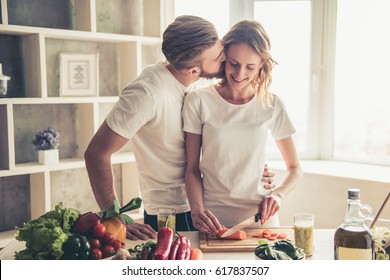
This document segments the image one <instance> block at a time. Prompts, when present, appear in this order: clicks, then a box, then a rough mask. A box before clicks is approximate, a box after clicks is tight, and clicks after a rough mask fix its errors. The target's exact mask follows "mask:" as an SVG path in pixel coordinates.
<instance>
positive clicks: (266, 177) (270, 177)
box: [261, 164, 275, 190]
mask: <svg viewBox="0 0 390 280" xmlns="http://www.w3.org/2000/svg"><path fill="white" fill-rule="evenodd" d="M274 177H275V173H274V172H273V171H272V170H269V168H268V164H265V165H264V172H263V177H262V178H261V182H264V183H268V184H264V185H263V186H264V188H265V189H267V190H273V189H274V188H275V184H274V183H273V182H274Z"/></svg>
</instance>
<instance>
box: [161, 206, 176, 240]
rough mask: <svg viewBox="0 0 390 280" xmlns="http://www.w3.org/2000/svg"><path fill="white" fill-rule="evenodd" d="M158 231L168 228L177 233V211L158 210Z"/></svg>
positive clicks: (170, 209) (168, 209) (169, 209)
mask: <svg viewBox="0 0 390 280" xmlns="http://www.w3.org/2000/svg"><path fill="white" fill-rule="evenodd" d="M157 224H158V229H159V230H160V228H162V227H164V226H167V227H169V228H171V229H172V231H173V233H174V234H175V232H176V210H175V209H172V208H161V209H158V210H157Z"/></svg>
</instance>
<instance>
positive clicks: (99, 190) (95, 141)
mask: <svg viewBox="0 0 390 280" xmlns="http://www.w3.org/2000/svg"><path fill="white" fill-rule="evenodd" d="M127 142H128V139H126V138H124V137H122V136H120V135H118V134H117V133H115V132H114V131H113V130H112V129H111V128H110V127H109V126H108V125H107V123H106V122H103V124H102V125H101V126H100V128H99V130H98V131H97V132H96V134H95V135H94V137H93V138H92V140H91V142H90V143H89V145H88V147H87V150H86V151H85V154H84V158H85V165H86V167H87V171H88V176H89V181H90V182H91V186H92V191H93V194H94V195H95V199H96V202H97V203H98V205H99V207H100V209H106V208H108V207H110V206H111V205H112V202H113V201H114V200H115V198H116V194H115V188H114V179H113V173H112V166H111V155H112V154H113V153H115V152H116V151H118V150H119V149H121V148H122V147H123V146H124V145H125V144H126V143H127Z"/></svg>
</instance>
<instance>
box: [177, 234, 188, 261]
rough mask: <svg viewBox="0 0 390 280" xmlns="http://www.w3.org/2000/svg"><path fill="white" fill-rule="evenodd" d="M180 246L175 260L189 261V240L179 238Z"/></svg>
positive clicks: (183, 237)
mask: <svg viewBox="0 0 390 280" xmlns="http://www.w3.org/2000/svg"><path fill="white" fill-rule="evenodd" d="M179 239H180V244H179V248H178V250H177V254H176V260H189V259H190V254H191V243H190V240H189V239H188V238H187V237H185V236H182V235H181V236H180V237H179Z"/></svg>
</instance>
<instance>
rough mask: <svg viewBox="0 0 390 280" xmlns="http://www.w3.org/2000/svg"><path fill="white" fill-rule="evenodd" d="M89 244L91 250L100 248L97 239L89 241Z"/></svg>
mask: <svg viewBox="0 0 390 280" xmlns="http://www.w3.org/2000/svg"><path fill="white" fill-rule="evenodd" d="M89 243H90V244H91V248H92V249H98V248H100V246H101V243H100V239H97V238H91V239H89Z"/></svg>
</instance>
